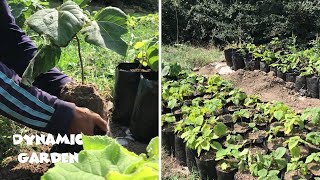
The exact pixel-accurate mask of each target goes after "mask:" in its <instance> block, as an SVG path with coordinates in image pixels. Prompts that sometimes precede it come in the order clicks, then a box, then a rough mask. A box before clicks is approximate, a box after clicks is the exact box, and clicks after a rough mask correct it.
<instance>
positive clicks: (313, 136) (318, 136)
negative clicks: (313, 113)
mask: <svg viewBox="0 0 320 180" xmlns="http://www.w3.org/2000/svg"><path fill="white" fill-rule="evenodd" d="M306 141H307V142H309V143H311V144H313V145H316V146H319V145H320V132H310V133H308V134H307V136H306Z"/></svg>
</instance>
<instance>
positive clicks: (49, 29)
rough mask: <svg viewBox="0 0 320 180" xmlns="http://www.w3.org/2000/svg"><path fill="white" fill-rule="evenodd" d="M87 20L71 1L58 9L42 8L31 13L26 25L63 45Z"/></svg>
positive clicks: (58, 44)
mask: <svg viewBox="0 0 320 180" xmlns="http://www.w3.org/2000/svg"><path fill="white" fill-rule="evenodd" d="M87 22H88V17H87V16H86V15H85V14H84V13H83V11H82V9H81V8H80V7H79V6H78V5H77V4H76V3H75V2H73V1H68V2H66V3H64V4H62V5H61V7H59V8H58V9H43V10H40V11H37V12H36V13H35V14H33V15H32V16H31V17H30V18H29V20H28V25H29V26H30V27H31V28H32V29H33V30H34V31H36V32H37V33H39V34H44V35H46V36H48V37H49V38H50V39H51V40H52V42H53V43H54V44H56V45H57V46H60V47H65V46H67V45H68V44H69V42H70V41H71V40H72V39H73V37H74V36H75V35H76V34H77V33H78V32H79V31H80V30H81V29H82V27H83V26H84V25H85V24H86V23H87Z"/></svg>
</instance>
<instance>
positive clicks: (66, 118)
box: [0, 62, 75, 134]
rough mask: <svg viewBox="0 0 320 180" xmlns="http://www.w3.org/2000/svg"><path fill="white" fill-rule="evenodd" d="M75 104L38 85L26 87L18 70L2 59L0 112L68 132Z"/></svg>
mask: <svg viewBox="0 0 320 180" xmlns="http://www.w3.org/2000/svg"><path fill="white" fill-rule="evenodd" d="M74 108H75V105H74V104H73V103H69V102H65V101H62V100H60V99H58V98H57V97H55V96H52V95H50V94H48V93H46V92H44V91H42V90H40V89H38V88H36V87H26V86H24V85H23V84H22V83H21V78H20V77H19V76H18V75H17V74H16V73H15V71H13V70H11V69H9V68H8V67H7V66H6V65H4V64H3V63H2V62H0V113H1V114H2V115H4V116H6V117H8V118H10V119H13V120H14V121H16V122H18V123H21V124H24V125H26V126H28V127H31V128H33V129H37V130H41V131H45V132H49V133H52V134H57V133H61V134H65V133H67V131H68V129H69V126H70V121H71V120H72V119H73V113H74Z"/></svg>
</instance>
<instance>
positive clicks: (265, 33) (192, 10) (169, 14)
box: [162, 0, 320, 45]
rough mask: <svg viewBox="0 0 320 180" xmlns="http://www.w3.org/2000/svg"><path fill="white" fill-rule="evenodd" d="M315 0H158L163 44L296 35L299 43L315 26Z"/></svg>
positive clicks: (314, 31) (260, 40) (312, 33)
mask: <svg viewBox="0 0 320 180" xmlns="http://www.w3.org/2000/svg"><path fill="white" fill-rule="evenodd" d="M318 9H319V4H318V3H317V2H315V1H311V0H308V1H302V0H298V1H292V0H284V1H274V0H265V1H258V2H257V1H250V0H240V1H225V0H218V1H201V2H198V1H192V0H165V1H162V14H163V20H162V27H163V31H162V32H163V37H164V39H163V41H164V43H167V44H168V43H175V42H177V41H178V42H192V43H195V44H199V43H200V44H208V43H213V44H215V45H225V44H227V43H231V42H239V41H241V40H245V41H250V40H252V41H254V43H255V44H263V43H265V42H268V41H271V40H272V38H273V37H275V36H279V37H280V38H281V39H286V38H289V37H290V36H291V35H292V33H293V34H295V35H297V41H298V42H299V43H305V44H306V43H307V42H308V40H310V39H313V38H314V37H315V36H316V34H317V33H318V32H317V29H319V26H320V22H319V20H318V18H317V17H318V16H319V15H320V12H319V11H318Z"/></svg>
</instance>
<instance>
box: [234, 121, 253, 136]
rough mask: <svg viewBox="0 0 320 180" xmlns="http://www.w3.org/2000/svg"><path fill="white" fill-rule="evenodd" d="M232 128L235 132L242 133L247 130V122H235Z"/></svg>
mask: <svg viewBox="0 0 320 180" xmlns="http://www.w3.org/2000/svg"><path fill="white" fill-rule="evenodd" d="M233 128H234V131H235V132H236V133H239V134H244V133H246V132H247V131H248V130H249V124H248V123H245V122H239V123H235V124H234V126H233Z"/></svg>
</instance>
